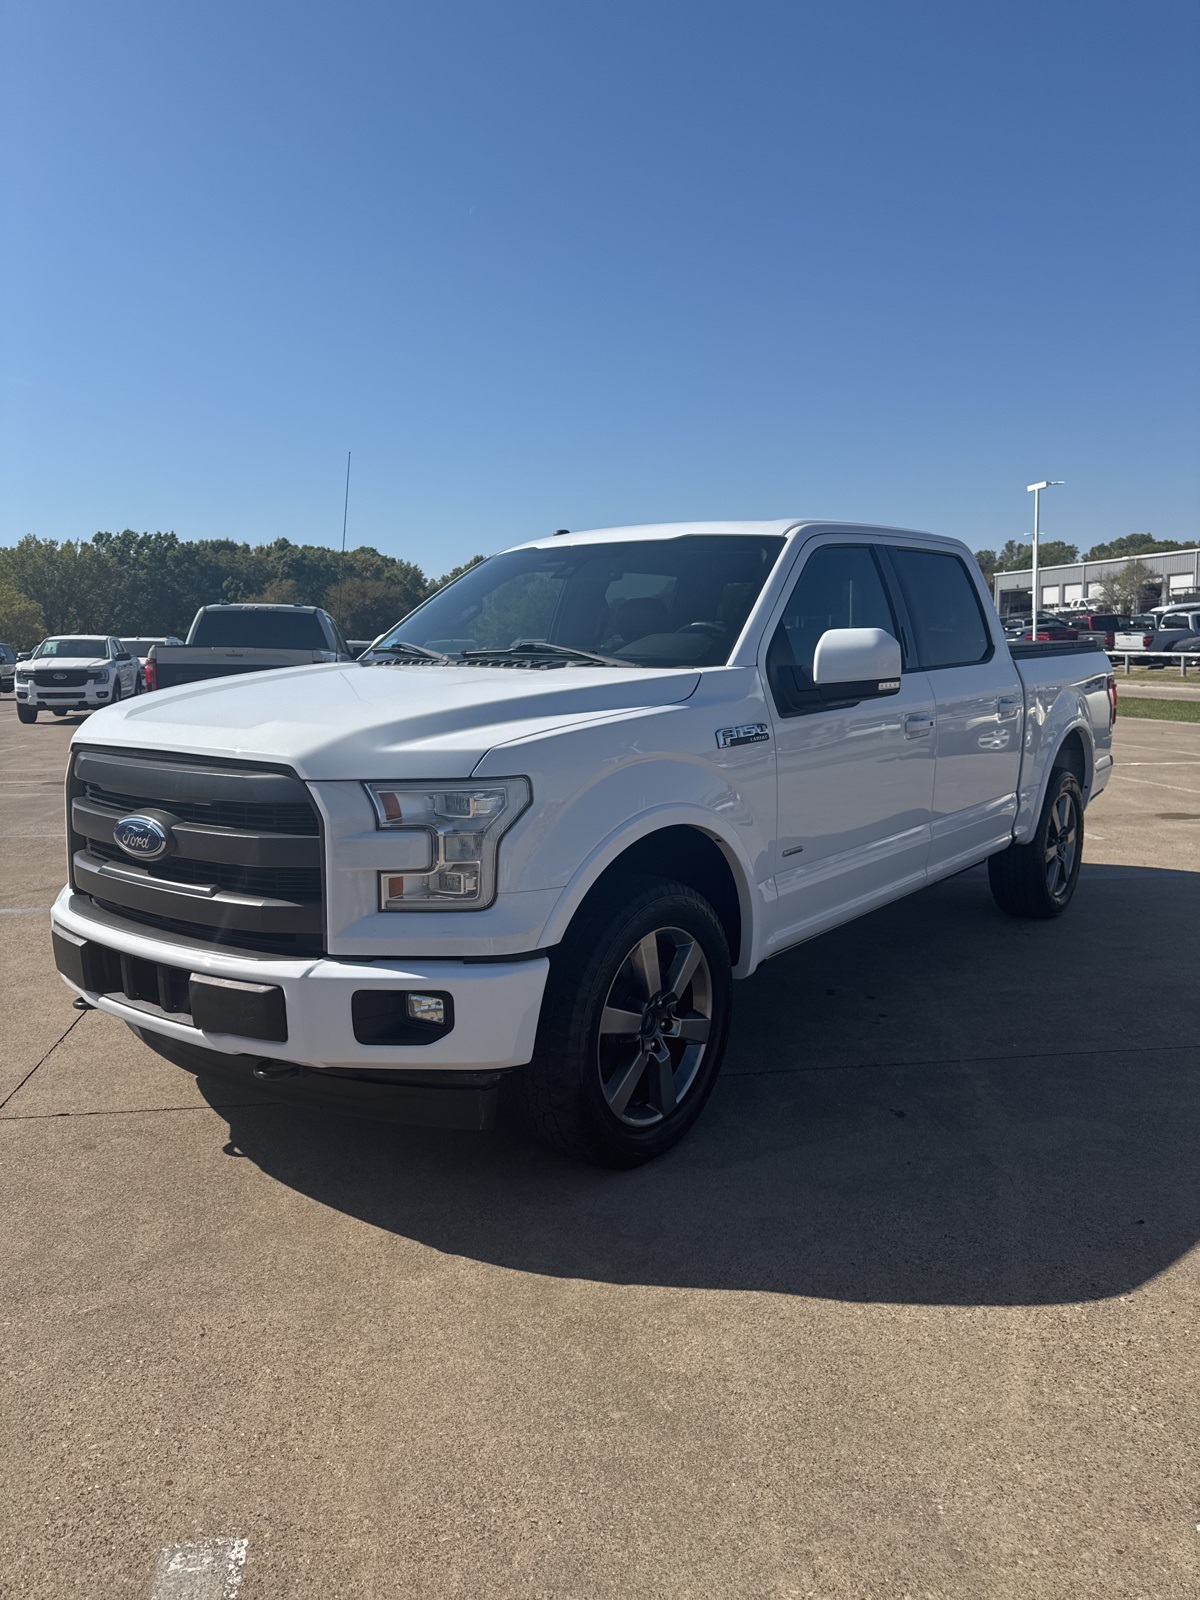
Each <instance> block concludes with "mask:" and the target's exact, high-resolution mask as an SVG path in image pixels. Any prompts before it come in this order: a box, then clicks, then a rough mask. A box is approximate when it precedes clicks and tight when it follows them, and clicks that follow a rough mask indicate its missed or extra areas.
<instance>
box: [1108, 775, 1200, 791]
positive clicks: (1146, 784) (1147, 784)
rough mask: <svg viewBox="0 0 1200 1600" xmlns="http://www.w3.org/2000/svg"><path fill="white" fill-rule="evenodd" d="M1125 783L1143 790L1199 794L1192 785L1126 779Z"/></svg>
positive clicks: (1148, 779)
mask: <svg viewBox="0 0 1200 1600" xmlns="http://www.w3.org/2000/svg"><path fill="white" fill-rule="evenodd" d="M1125 782H1126V783H1136V784H1140V785H1141V786H1142V787H1143V788H1145V789H1174V791H1175V793H1176V794H1190V795H1196V794H1197V793H1200V791H1197V788H1196V785H1195V784H1194V783H1191V784H1182V783H1159V782H1158V780H1157V779H1155V778H1126V779H1125Z"/></svg>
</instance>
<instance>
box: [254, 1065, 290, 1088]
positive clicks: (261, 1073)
mask: <svg viewBox="0 0 1200 1600" xmlns="http://www.w3.org/2000/svg"><path fill="white" fill-rule="evenodd" d="M300 1072H301V1068H300V1067H298V1066H297V1065H296V1063H295V1062H294V1061H260V1062H259V1063H258V1065H257V1066H256V1067H255V1068H254V1069H253V1073H254V1076H255V1077H256V1078H257V1079H258V1080H259V1082H260V1083H273V1082H274V1081H275V1079H276V1078H298V1077H299V1076H300Z"/></svg>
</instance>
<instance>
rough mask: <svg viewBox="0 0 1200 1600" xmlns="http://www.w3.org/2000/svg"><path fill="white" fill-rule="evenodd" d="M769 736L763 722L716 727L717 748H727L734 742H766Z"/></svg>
mask: <svg viewBox="0 0 1200 1600" xmlns="http://www.w3.org/2000/svg"><path fill="white" fill-rule="evenodd" d="M770 737H771V734H770V731H769V729H768V728H767V725H766V723H765V722H743V723H742V724H741V726H740V727H737V728H718V729H717V749H718V750H728V749H729V748H730V747H731V746H732V745H735V744H766V742H767V740H768V739H769V738H770Z"/></svg>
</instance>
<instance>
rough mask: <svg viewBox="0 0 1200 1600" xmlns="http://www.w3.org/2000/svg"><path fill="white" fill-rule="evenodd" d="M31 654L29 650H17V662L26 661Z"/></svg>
mask: <svg viewBox="0 0 1200 1600" xmlns="http://www.w3.org/2000/svg"><path fill="white" fill-rule="evenodd" d="M32 653H33V652H32V651H31V650H18V651H17V660H18V661H28V660H29V658H30V656H31V655H32Z"/></svg>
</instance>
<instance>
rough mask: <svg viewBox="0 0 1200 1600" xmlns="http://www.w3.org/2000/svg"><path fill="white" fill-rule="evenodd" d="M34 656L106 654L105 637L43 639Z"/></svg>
mask: <svg viewBox="0 0 1200 1600" xmlns="http://www.w3.org/2000/svg"><path fill="white" fill-rule="evenodd" d="M33 653H34V655H35V656H89V657H91V656H104V657H105V658H106V659H107V656H108V640H107V639H43V640H42V642H41V644H40V645H38V647H37V649H36V650H35V651H34V652H33Z"/></svg>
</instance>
